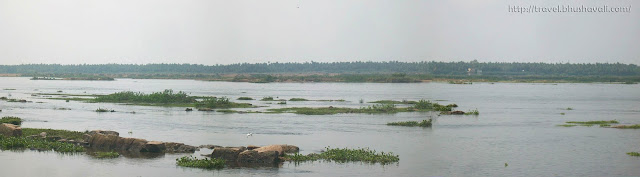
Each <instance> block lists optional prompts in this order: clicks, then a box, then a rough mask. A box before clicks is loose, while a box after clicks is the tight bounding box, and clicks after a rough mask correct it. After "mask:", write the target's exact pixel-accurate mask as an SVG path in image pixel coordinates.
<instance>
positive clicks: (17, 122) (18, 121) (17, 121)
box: [0, 117, 22, 125]
mask: <svg viewBox="0 0 640 177" xmlns="http://www.w3.org/2000/svg"><path fill="white" fill-rule="evenodd" d="M0 123H7V124H13V125H20V124H22V119H20V118H19V117H3V118H2V119H0Z"/></svg>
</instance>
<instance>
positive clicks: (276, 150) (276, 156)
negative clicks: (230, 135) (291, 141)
mask: <svg viewBox="0 0 640 177" xmlns="http://www.w3.org/2000/svg"><path fill="white" fill-rule="evenodd" d="M299 150H300V148H298V147H297V146H293V145H269V146H263V147H258V146H247V147H244V146H240V147H215V148H214V149H213V152H212V153H211V155H206V156H209V157H212V158H220V159H224V160H225V161H226V162H227V164H229V165H236V166H246V165H252V164H257V165H268V164H277V163H278V162H281V161H282V159H281V158H282V156H284V154H285V153H296V152H298V151H299Z"/></svg>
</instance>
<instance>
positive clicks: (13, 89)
mask: <svg viewBox="0 0 640 177" xmlns="http://www.w3.org/2000/svg"><path fill="white" fill-rule="evenodd" d="M2 90H16V89H12V88H4V89H2Z"/></svg>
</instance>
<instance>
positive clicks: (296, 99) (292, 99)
mask: <svg viewBox="0 0 640 177" xmlns="http://www.w3.org/2000/svg"><path fill="white" fill-rule="evenodd" d="M289 101H309V100H308V99H304V98H291V99H289Z"/></svg>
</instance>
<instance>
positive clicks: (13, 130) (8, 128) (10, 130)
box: [0, 123, 22, 137]
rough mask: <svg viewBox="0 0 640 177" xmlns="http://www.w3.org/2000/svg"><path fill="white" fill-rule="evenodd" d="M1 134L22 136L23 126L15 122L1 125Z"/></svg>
mask: <svg viewBox="0 0 640 177" xmlns="http://www.w3.org/2000/svg"><path fill="white" fill-rule="evenodd" d="M0 134H1V135H4V136H7V137H9V136H22V128H20V127H18V126H17V125H13V124H4V123H3V124H2V125H0Z"/></svg>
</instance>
